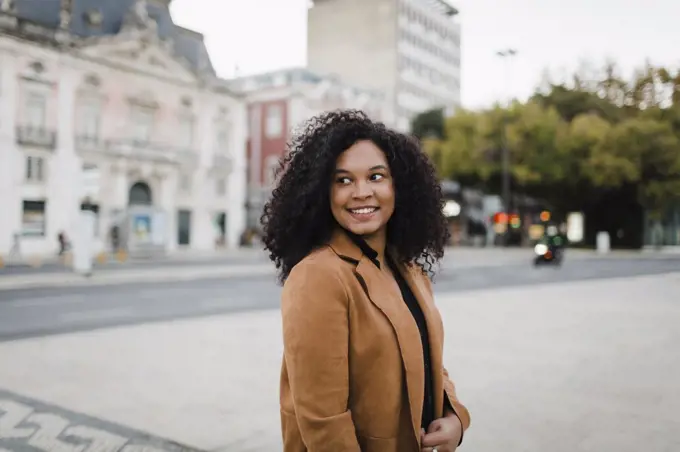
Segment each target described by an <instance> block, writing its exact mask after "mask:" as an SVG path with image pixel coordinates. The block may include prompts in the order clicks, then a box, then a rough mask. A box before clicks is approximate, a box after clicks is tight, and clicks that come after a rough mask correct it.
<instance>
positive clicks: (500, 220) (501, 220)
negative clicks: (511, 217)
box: [493, 212, 508, 224]
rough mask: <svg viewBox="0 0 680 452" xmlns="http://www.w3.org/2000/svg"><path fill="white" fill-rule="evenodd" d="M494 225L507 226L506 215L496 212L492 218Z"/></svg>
mask: <svg viewBox="0 0 680 452" xmlns="http://www.w3.org/2000/svg"><path fill="white" fill-rule="evenodd" d="M493 222H494V223H495V224H508V215H507V214H506V213H504V212H498V213H496V214H494V216H493Z"/></svg>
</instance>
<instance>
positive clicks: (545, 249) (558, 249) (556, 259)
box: [534, 225, 566, 265]
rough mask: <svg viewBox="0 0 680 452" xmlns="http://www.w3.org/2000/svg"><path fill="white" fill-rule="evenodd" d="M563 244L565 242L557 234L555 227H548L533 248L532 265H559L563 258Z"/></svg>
mask: <svg viewBox="0 0 680 452" xmlns="http://www.w3.org/2000/svg"><path fill="white" fill-rule="evenodd" d="M565 244H566V241H565V239H564V237H563V236H562V235H561V234H560V233H559V231H558V229H557V226H554V225H550V226H548V227H547V228H546V232H545V235H544V236H543V237H542V238H541V239H540V240H539V241H538V243H537V244H536V246H535V247H534V252H535V253H536V257H535V259H534V264H535V265H538V264H539V263H543V262H545V263H555V264H558V265H559V264H561V263H562V258H563V256H564V247H565Z"/></svg>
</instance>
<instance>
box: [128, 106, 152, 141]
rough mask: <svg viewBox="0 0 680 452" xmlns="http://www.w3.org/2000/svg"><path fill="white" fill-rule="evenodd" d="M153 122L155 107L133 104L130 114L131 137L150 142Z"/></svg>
mask: <svg viewBox="0 0 680 452" xmlns="http://www.w3.org/2000/svg"><path fill="white" fill-rule="evenodd" d="M153 122H154V110H153V109H151V108H146V107H142V106H133V107H132V112H131V115H130V133H131V137H130V138H132V139H133V140H135V141H138V142H142V143H146V142H148V141H149V140H150V139H151V132H152V129H153Z"/></svg>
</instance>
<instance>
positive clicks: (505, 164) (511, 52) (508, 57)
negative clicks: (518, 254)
mask: <svg viewBox="0 0 680 452" xmlns="http://www.w3.org/2000/svg"><path fill="white" fill-rule="evenodd" d="M496 55H498V56H499V57H500V58H502V59H503V60H504V61H508V62H509V63H512V60H513V58H514V57H515V55H517V50H515V49H505V50H501V51H499V52H496ZM510 75H511V70H507V73H506V78H507V77H509V76H510ZM508 84H509V83H508ZM508 91H510V90H509V89H508ZM509 94H510V96H512V94H511V93H509ZM510 99H511V97H510V98H509V99H508V107H509V106H510V105H511V100H510ZM507 119H508V118H507V115H505V114H504V115H503V127H502V129H501V140H502V144H501V146H502V157H501V158H502V180H503V181H502V185H503V208H504V210H505V213H506V217H507V218H509V217H510V150H509V149H508V143H507V136H506V132H505V129H506V125H507ZM508 228H509V225H507V224H506V229H505V233H504V234H503V245H504V246H508V238H509V234H508V232H509V229H508Z"/></svg>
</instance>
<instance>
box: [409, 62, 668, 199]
mask: <svg viewBox="0 0 680 452" xmlns="http://www.w3.org/2000/svg"><path fill="white" fill-rule="evenodd" d="M428 117H429V118H430V121H431V120H432V118H431V117H430V116H427V117H426V118H428ZM418 121H420V123H423V122H425V123H428V122H427V121H425V119H422V118H421V119H420V120H416V121H414V125H415V124H416V123H418ZM425 129H427V127H425ZM429 129H430V130H432V129H434V126H429ZM423 143H424V147H425V150H426V152H428V153H429V154H430V155H431V156H432V158H433V160H434V162H435V164H436V166H437V169H438V171H439V173H440V176H441V177H442V178H445V179H456V180H459V181H461V182H462V183H466V184H473V185H477V186H480V187H482V188H485V189H487V190H488V191H491V192H498V190H499V182H498V181H499V180H500V175H501V174H500V173H501V151H502V149H503V145H504V143H505V144H506V145H507V147H508V150H509V155H510V174H511V181H512V187H513V191H514V192H518V191H519V192H522V193H524V194H527V195H535V196H540V197H541V198H543V199H547V200H549V201H550V202H551V203H553V204H554V205H556V206H558V207H561V208H563V209H570V208H575V207H578V205H579V203H583V202H585V200H586V199H591V198H593V197H597V196H598V193H601V192H603V191H607V190H609V191H611V190H618V189H623V188H624V187H625V188H630V187H632V188H633V191H634V193H635V196H636V199H637V202H639V203H640V204H641V205H642V206H643V207H644V208H645V209H647V210H650V211H661V210H663V209H664V208H665V207H666V206H667V205H668V203H669V202H673V201H674V200H676V201H677V199H679V198H680V71H675V72H673V71H671V70H669V69H667V68H661V67H653V66H651V65H649V64H647V65H646V66H644V67H643V68H642V69H640V70H638V71H636V73H635V75H634V77H632V79H631V80H624V79H623V78H622V77H621V76H619V75H618V72H617V70H616V67H615V66H614V65H613V64H607V65H605V67H604V68H603V70H602V71H601V74H600V77H598V79H594V78H590V79H589V78H586V77H584V76H581V75H578V74H577V75H574V76H573V78H572V80H571V81H570V82H569V83H560V84H549V85H548V87H547V89H544V90H542V92H537V93H536V94H535V95H534V96H532V97H531V98H530V99H528V100H527V101H526V102H514V103H512V104H511V105H509V106H508V107H501V106H498V105H497V106H494V107H493V108H489V109H485V110H476V111H472V110H459V111H457V112H456V114H455V115H454V116H451V117H448V118H445V119H444V121H443V127H442V131H441V134H436V133H431V134H429V135H428V136H427V139H424V140H423Z"/></svg>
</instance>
